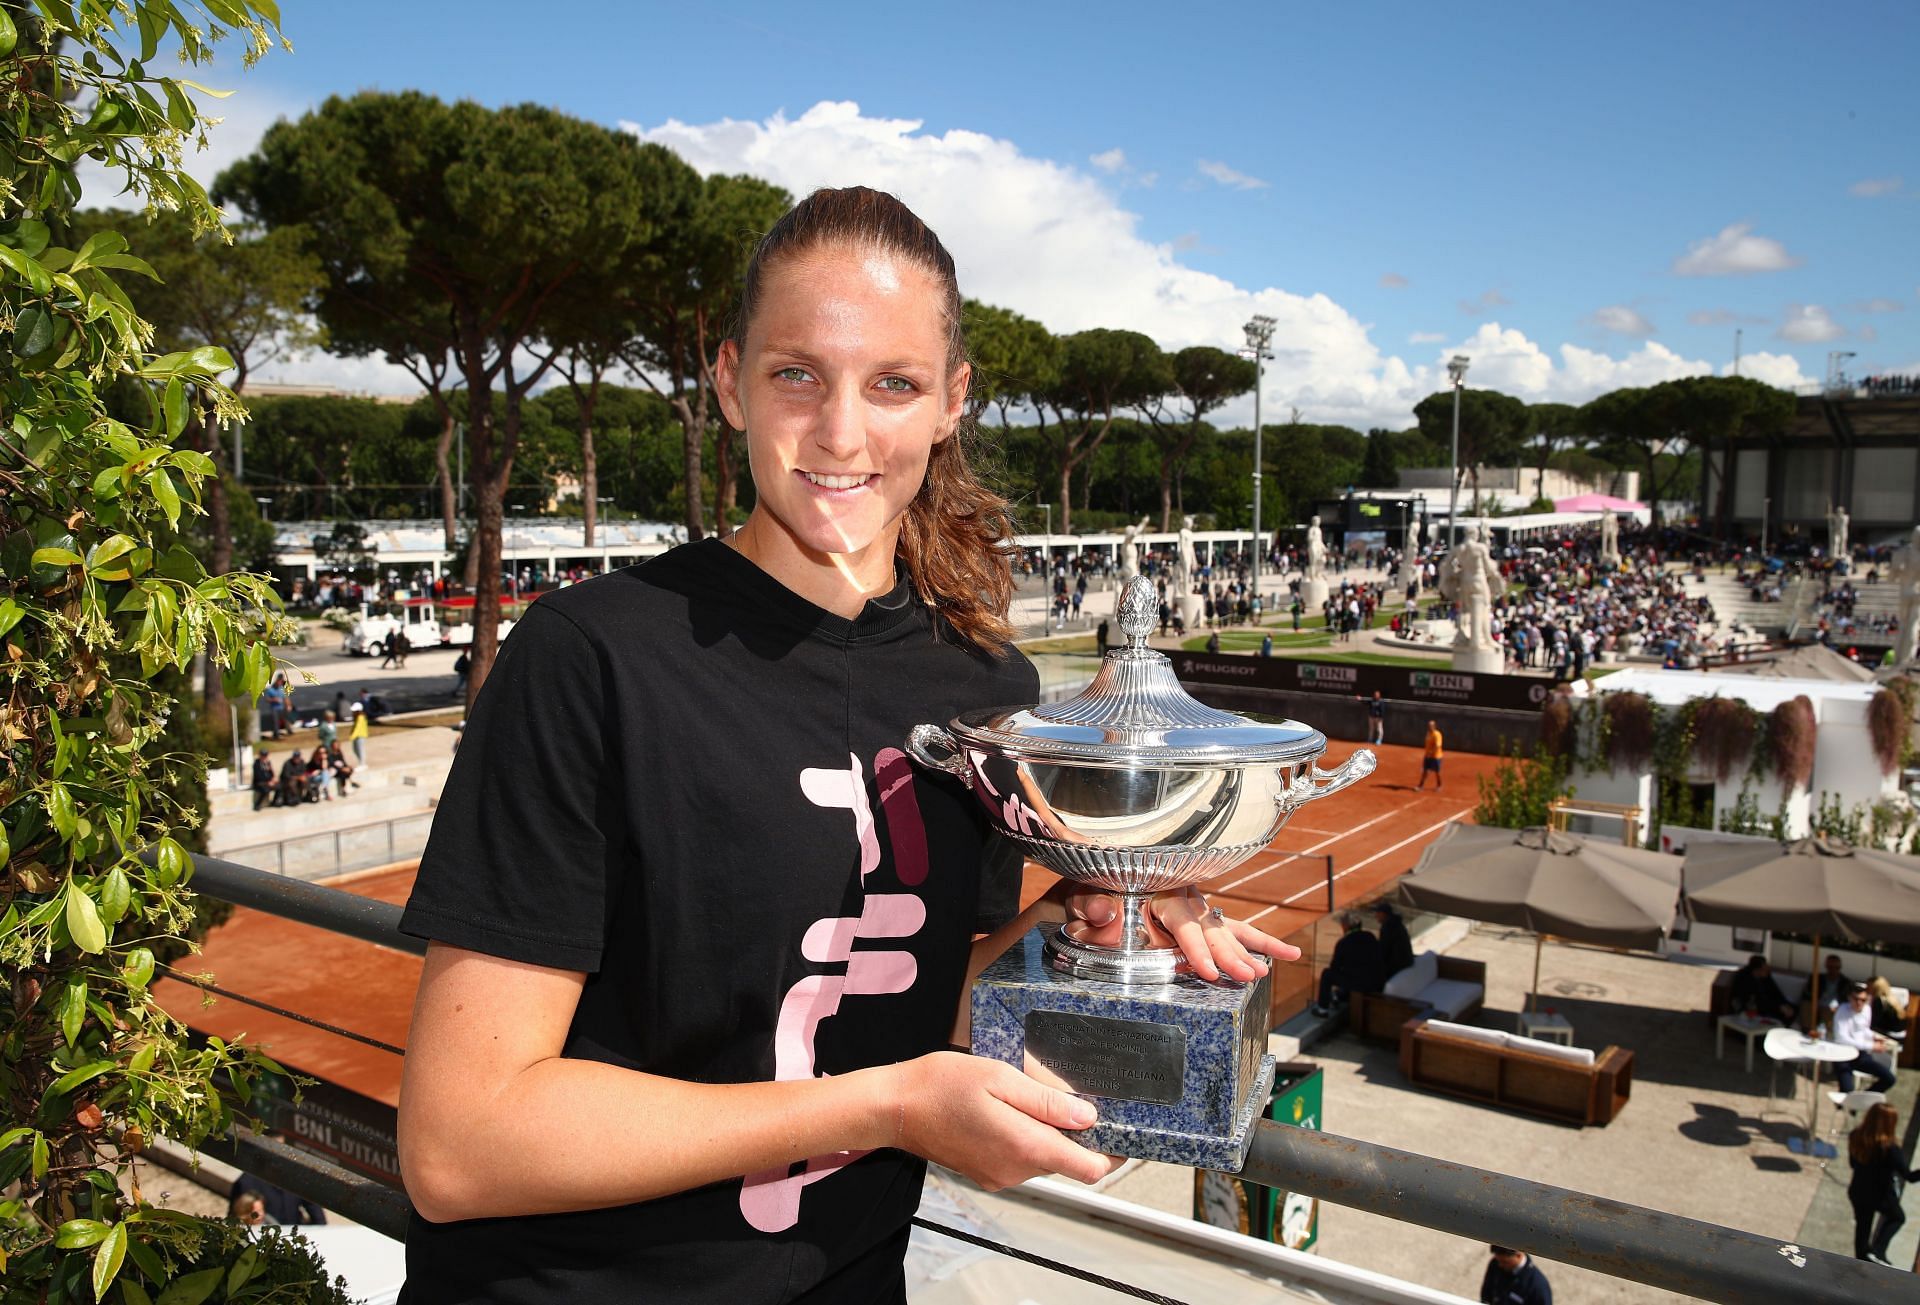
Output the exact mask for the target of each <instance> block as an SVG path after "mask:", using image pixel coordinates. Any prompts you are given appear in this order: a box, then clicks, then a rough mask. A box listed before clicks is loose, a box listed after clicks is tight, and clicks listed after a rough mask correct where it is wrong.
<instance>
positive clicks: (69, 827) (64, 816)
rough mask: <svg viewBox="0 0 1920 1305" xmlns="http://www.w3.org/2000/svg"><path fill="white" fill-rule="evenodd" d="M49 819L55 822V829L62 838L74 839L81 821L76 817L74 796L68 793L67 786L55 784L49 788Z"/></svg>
mask: <svg viewBox="0 0 1920 1305" xmlns="http://www.w3.org/2000/svg"><path fill="white" fill-rule="evenodd" d="M47 818H48V819H50V820H52V821H53V827H54V829H56V830H57V831H59V834H60V837H62V838H72V837H73V831H74V829H75V827H76V826H77V825H78V824H79V821H78V820H77V819H76V818H75V815H74V810H73V794H71V793H69V792H68V791H67V786H66V785H65V784H61V783H53V784H49V785H48V786H47Z"/></svg>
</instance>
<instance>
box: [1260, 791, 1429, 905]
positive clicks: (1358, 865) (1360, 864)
mask: <svg viewBox="0 0 1920 1305" xmlns="http://www.w3.org/2000/svg"><path fill="white" fill-rule="evenodd" d="M1462 814H1464V813H1462ZM1459 819H1460V817H1459V816H1448V817H1447V818H1446V819H1445V820H1442V821H1439V822H1437V823H1435V824H1431V825H1428V826H1427V827H1426V828H1425V829H1423V830H1421V831H1420V832H1419V833H1417V834H1411V835H1409V836H1407V837H1406V838H1403V839H1401V840H1400V841H1399V842H1397V843H1395V844H1394V845H1393V846H1392V847H1389V848H1386V849H1384V850H1383V851H1379V852H1375V853H1374V854H1373V855H1372V856H1370V857H1367V858H1366V859H1365V860H1363V861H1355V862H1354V863H1353V864H1352V865H1350V866H1348V867H1347V868H1346V869H1345V870H1342V871H1341V872H1340V873H1338V874H1336V875H1335V876H1334V877H1333V881H1334V882H1335V883H1339V882H1340V881H1341V880H1342V879H1345V878H1346V877H1347V876H1348V875H1350V874H1352V873H1353V872H1354V871H1355V870H1360V869H1364V868H1365V867H1367V866H1370V865H1372V864H1373V863H1374V862H1375V861H1378V860H1379V859H1380V858H1381V857H1383V856H1390V855H1392V854H1393V853H1395V852H1398V851H1399V850H1400V849H1401V848H1403V847H1405V846H1406V845H1407V844H1408V843H1412V842H1416V841H1418V840H1419V839H1422V838H1425V837H1426V836H1427V835H1428V834H1431V833H1434V832H1435V831H1437V830H1441V829H1444V828H1446V827H1447V826H1448V825H1451V824H1453V823H1454V822H1455V821H1457V820H1459ZM1326 886H1327V885H1326V883H1325V882H1324V881H1322V882H1321V883H1317V884H1313V885H1311V886H1310V887H1307V888H1302V889H1301V890H1300V891H1299V892H1297V893H1295V894H1294V895H1293V896H1292V897H1289V898H1287V900H1286V901H1284V902H1278V903H1276V904H1274V905H1272V906H1269V907H1267V908H1266V909H1265V910H1262V911H1258V912H1256V913H1255V914H1253V915H1250V916H1248V917H1247V923H1248V924H1252V923H1253V922H1254V921H1256V920H1258V919H1259V918H1260V917H1261V916H1263V915H1267V914H1269V913H1270V912H1273V911H1277V910H1279V909H1280V908H1281V907H1282V906H1291V905H1293V903H1295V902H1297V901H1299V900H1300V899H1301V898H1303V897H1305V896H1306V895H1307V894H1308V893H1317V892H1320V891H1322V890H1323V889H1325V888H1326Z"/></svg>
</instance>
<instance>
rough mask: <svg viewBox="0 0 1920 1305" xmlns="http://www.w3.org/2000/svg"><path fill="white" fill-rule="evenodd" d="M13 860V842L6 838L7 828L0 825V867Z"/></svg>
mask: <svg viewBox="0 0 1920 1305" xmlns="http://www.w3.org/2000/svg"><path fill="white" fill-rule="evenodd" d="M11 860H13V842H12V840H11V839H9V838H8V837H7V827H6V826H5V825H0V865H5V864H6V863H7V862H9V861H11Z"/></svg>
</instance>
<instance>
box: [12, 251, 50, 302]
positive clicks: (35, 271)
mask: <svg viewBox="0 0 1920 1305" xmlns="http://www.w3.org/2000/svg"><path fill="white" fill-rule="evenodd" d="M0 263H5V264H6V265H7V266H8V267H10V268H12V269H13V270H14V271H15V272H17V273H19V275H20V279H21V280H23V281H25V282H26V283H27V285H28V286H30V287H31V288H32V290H33V292H34V293H35V294H37V295H43V294H46V293H47V292H48V291H50V290H52V289H53V274H52V273H50V272H48V271H47V269H46V268H44V267H42V266H41V265H40V263H39V261H38V260H37V259H34V258H32V257H30V256H29V255H27V254H24V253H22V252H21V251H20V250H18V249H15V248H13V247H12V246H10V245H0ZM34 307H36V308H38V307H39V305H38V304H35V305H34ZM44 311H45V310H44V309H43V310H42V312H43V313H44Z"/></svg>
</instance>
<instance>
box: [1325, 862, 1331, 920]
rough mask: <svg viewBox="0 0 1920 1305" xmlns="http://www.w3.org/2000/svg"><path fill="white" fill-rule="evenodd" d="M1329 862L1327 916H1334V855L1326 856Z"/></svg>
mask: <svg viewBox="0 0 1920 1305" xmlns="http://www.w3.org/2000/svg"><path fill="white" fill-rule="evenodd" d="M1324 855H1325V857H1326V862H1327V914H1328V915H1332V914H1333V853H1331V852H1327V853H1325V854H1324Z"/></svg>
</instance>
